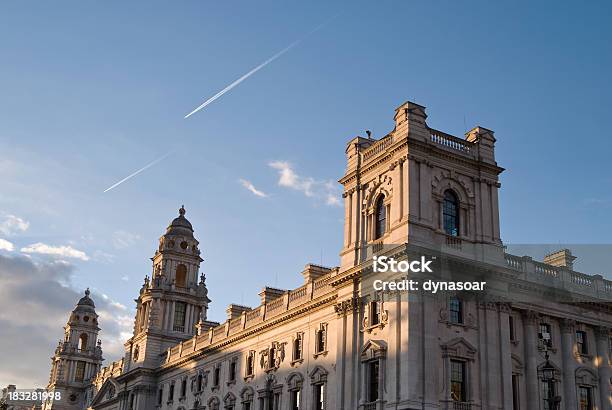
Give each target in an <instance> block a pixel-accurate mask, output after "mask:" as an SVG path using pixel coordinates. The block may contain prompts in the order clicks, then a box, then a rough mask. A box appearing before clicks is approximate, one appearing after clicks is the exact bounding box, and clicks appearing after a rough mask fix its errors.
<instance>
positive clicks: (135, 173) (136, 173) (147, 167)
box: [103, 151, 173, 193]
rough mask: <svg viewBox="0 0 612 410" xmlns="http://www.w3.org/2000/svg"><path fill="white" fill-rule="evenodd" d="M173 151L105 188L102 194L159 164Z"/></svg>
mask: <svg viewBox="0 0 612 410" xmlns="http://www.w3.org/2000/svg"><path fill="white" fill-rule="evenodd" d="M172 152H173V151H170V152H168V153H166V154H165V155H163V156H161V157H159V158H157V159H156V160H153V161H151V162H149V163H148V164H147V165H145V166H144V167H142V168H140V169H139V170H138V171H135V172H133V173H131V174H130V175H128V176H127V177H125V178H123V179H122V180H121V181H119V182H116V183H114V184H113V185H111V186H109V187H108V188H106V189H105V190H104V192H108V191H110V190H111V189H114V188H117V187H118V186H119V185H121V184H123V183H124V182H125V181H127V180H128V179H131V178H133V177H135V176H136V175H138V174H140V173H141V172H142V171H145V170H146V169H149V168H151V167H152V166H153V165H155V164H157V163H158V162H160V161H161V160H163V159H166V158H167V157H168V156H169V155H170V154H172ZM104 192H103V193H104Z"/></svg>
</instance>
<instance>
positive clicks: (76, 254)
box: [21, 242, 89, 261]
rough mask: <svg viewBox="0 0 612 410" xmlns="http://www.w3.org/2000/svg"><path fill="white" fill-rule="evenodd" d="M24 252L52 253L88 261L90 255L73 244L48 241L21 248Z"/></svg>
mask: <svg viewBox="0 0 612 410" xmlns="http://www.w3.org/2000/svg"><path fill="white" fill-rule="evenodd" d="M21 252H24V253H38V254H41V255H51V256H57V257H64V258H74V259H80V260H82V261H88V260H89V256H87V254H86V253H85V252H83V251H80V250H78V249H75V248H73V247H72V246H66V245H64V246H52V245H47V244H46V243H42V242H37V243H33V244H31V245H28V246H25V247H23V248H21Z"/></svg>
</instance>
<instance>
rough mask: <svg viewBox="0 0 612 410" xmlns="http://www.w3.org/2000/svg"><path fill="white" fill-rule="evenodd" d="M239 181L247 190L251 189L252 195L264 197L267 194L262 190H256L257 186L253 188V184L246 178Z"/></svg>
mask: <svg viewBox="0 0 612 410" xmlns="http://www.w3.org/2000/svg"><path fill="white" fill-rule="evenodd" d="M240 183H241V184H242V186H243V187H245V188H246V189H248V190H249V191H251V192H252V193H253V194H254V195H256V196H258V197H260V198H265V197H267V196H268V195H267V194H266V193H265V192H263V191H260V190H258V189H257V188H255V185H253V184H252V183H251V181H249V180H246V179H240Z"/></svg>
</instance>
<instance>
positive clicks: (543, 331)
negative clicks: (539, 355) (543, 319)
mask: <svg viewBox="0 0 612 410" xmlns="http://www.w3.org/2000/svg"><path fill="white" fill-rule="evenodd" d="M538 338H539V339H540V343H541V344H542V345H547V346H548V347H551V346H552V326H551V325H550V323H540V333H538Z"/></svg>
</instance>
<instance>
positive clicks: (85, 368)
mask: <svg viewBox="0 0 612 410" xmlns="http://www.w3.org/2000/svg"><path fill="white" fill-rule="evenodd" d="M89 294H90V293H89V289H87V290H86V291H85V296H83V297H82V298H81V299H80V300H79V302H78V303H77V305H76V307H75V308H74V310H73V311H72V313H71V314H70V318H69V319H68V323H67V324H66V326H65V327H64V339H63V340H61V341H60V342H59V345H58V346H57V348H56V349H55V355H54V356H53V357H52V358H51V376H50V378H49V385H48V386H47V389H48V390H49V391H55V392H59V393H61V399H60V400H54V401H50V402H46V403H44V406H43V409H45V410H49V409H54V410H55V409H60V410H63V409H81V408H83V406H84V403H85V401H86V398H85V391H86V389H87V387H88V386H89V384H90V383H91V379H92V378H93V377H95V375H96V373H98V371H99V370H100V366H101V364H102V361H103V360H104V359H103V358H102V347H101V342H100V340H98V332H99V331H100V328H99V327H98V314H97V313H96V306H95V304H94V301H93V300H92V299H91V298H90V297H89Z"/></svg>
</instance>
